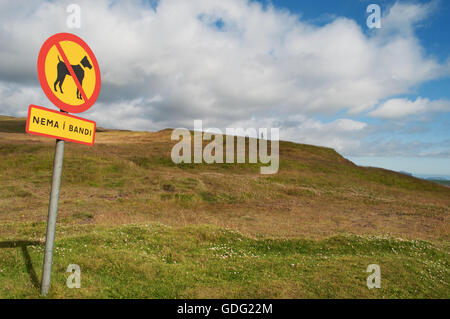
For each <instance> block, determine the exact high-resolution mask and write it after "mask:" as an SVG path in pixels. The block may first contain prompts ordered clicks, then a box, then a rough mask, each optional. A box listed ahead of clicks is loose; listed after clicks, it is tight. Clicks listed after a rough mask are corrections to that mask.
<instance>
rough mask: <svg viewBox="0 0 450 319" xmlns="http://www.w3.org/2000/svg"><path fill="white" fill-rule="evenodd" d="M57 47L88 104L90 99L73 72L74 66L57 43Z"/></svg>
mask: <svg viewBox="0 0 450 319" xmlns="http://www.w3.org/2000/svg"><path fill="white" fill-rule="evenodd" d="M55 47H56V48H57V49H58V51H59V54H60V55H61V57H62V59H63V61H64V64H65V65H66V67H67V70H69V73H70V75H71V76H72V78H73V80H74V81H75V85H76V86H77V88H78V90H79V91H80V93H81V96H82V97H83V100H84V101H85V102H87V101H88V98H87V96H86V93H84V90H83V87H82V86H81V84H80V81H78V78H77V76H76V75H75V72H73V69H72V65H71V64H70V63H69V60H68V59H67V56H66V54H65V53H64V51H63V49H62V48H61V45H60V44H59V42H55Z"/></svg>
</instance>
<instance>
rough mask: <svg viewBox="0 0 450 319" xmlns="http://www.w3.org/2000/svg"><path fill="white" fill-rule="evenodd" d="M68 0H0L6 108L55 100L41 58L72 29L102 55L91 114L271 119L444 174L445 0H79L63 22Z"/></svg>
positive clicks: (170, 119)
mask: <svg viewBox="0 0 450 319" xmlns="http://www.w3.org/2000/svg"><path fill="white" fill-rule="evenodd" d="M72 2H73V1H71V0H61V1H49V0H36V1H32V2H30V1H26V0H2V1H0V42H1V43H2V46H1V47H0V114H5V115H13V116H25V115H26V112H27V106H28V105H29V104H30V103H33V104H37V105H42V106H47V107H49V106H50V103H49V101H48V99H47V98H46V97H45V95H44V94H43V92H42V89H41V88H40V85H39V81H38V79H37V76H36V58H37V55H38V52H39V49H40V46H41V45H42V43H43V42H44V41H45V40H46V39H47V38H48V37H50V36H51V35H53V34H55V33H59V32H71V33H75V34H76V35H78V36H80V37H82V38H83V39H84V40H85V41H86V42H87V43H89V45H90V46H91V48H92V49H93V50H94V52H95V53H96V57H97V60H98V61H99V63H100V69H101V71H102V89H101V92H100V96H99V99H98V101H97V103H96V104H95V107H92V108H91V109H90V110H89V111H88V112H86V113H83V115H85V116H86V117H87V118H90V119H92V120H95V121H97V124H98V125H99V126H103V127H109V128H119V129H133V130H145V131H155V130H160V129H164V128H167V127H172V128H176V127H186V128H192V127H193V122H194V120H199V119H201V120H203V123H204V127H205V128H208V127H216V128H220V129H221V130H224V129H225V128H227V127H231V128H237V127H242V128H264V127H266V128H267V127H278V128H280V137H281V139H283V140H290V141H294V142H298V143H305V144H313V145H321V146H327V147H332V148H334V149H336V150H337V151H338V152H339V153H340V154H342V155H344V156H345V157H347V158H349V159H351V160H353V161H354V162H356V163H357V164H362V165H368V166H370V165H372V166H380V167H384V168H388V169H393V170H403V171H409V172H411V173H414V174H420V175H427V174H430V175H449V176H450V132H449V130H450V125H449V124H450V90H449V89H448V88H449V87H450V41H449V40H448V39H449V36H448V35H449V33H450V18H448V17H450V1H447V0H430V1H418V0H405V1H403V0H398V1H392V0H390V1H388V0H380V1H372V0H371V1H365V0H339V1H338V0H333V1H332V0H321V1H312V0H311V1H299V0H298V1H287V0H271V1H267V0H252V1H246V0H226V1H224V0H189V1H186V0H159V1H155V0H123V1H117V0H98V1H89V0H79V1H77V2H76V3H77V4H79V6H80V8H81V20H82V22H81V28H80V29H70V28H69V27H68V26H67V23H66V19H67V16H68V13H67V11H66V10H67V6H68V5H69V4H71V3H72ZM370 3H375V4H378V5H379V6H380V7H381V15H382V17H381V25H382V28H381V29H369V28H368V27H367V25H366V20H367V17H368V13H367V12H366V8H367V6H368V5H369V4H370ZM281 169H282V167H281Z"/></svg>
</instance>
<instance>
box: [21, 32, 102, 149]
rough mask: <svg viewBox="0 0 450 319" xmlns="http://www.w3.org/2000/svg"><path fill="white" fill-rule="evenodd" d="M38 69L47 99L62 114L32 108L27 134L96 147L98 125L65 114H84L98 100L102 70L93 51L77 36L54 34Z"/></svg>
mask: <svg viewBox="0 0 450 319" xmlns="http://www.w3.org/2000/svg"><path fill="white" fill-rule="evenodd" d="M37 69H38V76H39V82H40V83H41V86H42V89H43V90H44V93H45V95H47V97H48V98H49V100H50V101H51V102H53V104H55V105H56V106H57V107H58V108H60V109H61V112H55V111H52V110H49V109H46V108H43V107H42V106H36V105H30V107H29V109H28V119H27V126H26V131H27V133H29V134H34V135H41V136H47V137H51V138H56V139H60V140H65V141H70V142H75V143H81V144H86V145H93V144H94V139H95V122H92V121H89V120H85V119H82V118H79V117H74V116H70V115H67V114H66V113H69V112H70V113H80V112H84V111H86V110H87V109H89V108H90V107H91V106H92V105H93V104H94V103H95V101H96V100H97V98H98V95H99V93H100V83H101V78H100V68H99V66H98V62H97V59H96V58H95V55H94V53H93V52H92V50H91V49H90V48H89V46H88V45H87V44H86V42H84V41H83V40H82V39H80V38H79V37H77V36H76V35H74V34H71V33H58V34H55V35H53V36H51V37H50V38H48V39H47V40H46V41H45V42H44V44H43V45H42V48H41V50H40V51H39V56H38V63H37ZM75 118H76V119H77V120H76V123H74V121H75V120H74V119H75ZM66 124H67V125H66Z"/></svg>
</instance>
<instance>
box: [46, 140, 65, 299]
mask: <svg viewBox="0 0 450 319" xmlns="http://www.w3.org/2000/svg"><path fill="white" fill-rule="evenodd" d="M63 158H64V141H63V140H56V147H55V158H54V160H53V175H52V190H51V192H50V204H49V206H48V218H47V236H46V239H45V255H44V268H43V270H42V283H41V295H43V296H46V295H47V293H48V290H49V288H50V279H51V276H52V262H53V246H54V244H55V228H56V216H57V215H58V198H59V186H60V185H61V171H62V165H63Z"/></svg>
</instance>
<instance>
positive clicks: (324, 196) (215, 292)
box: [0, 117, 450, 298]
mask: <svg viewBox="0 0 450 319" xmlns="http://www.w3.org/2000/svg"><path fill="white" fill-rule="evenodd" d="M22 128H24V121H23V119H22V120H20V119H14V118H7V117H2V118H0V132H2V133H0V160H1V161H0V179H1V181H2V183H0V207H1V208H2V209H1V210H0V252H1V253H0V297H3V298H6V297H7V298H11V297H13V298H16V297H27V298H28V297H39V289H38V287H39V282H40V276H41V271H42V270H41V267H42V259H43V249H44V246H43V245H44V239H45V225H46V216H47V209H48V198H49V191H50V179H51V169H52V161H53V153H54V140H51V139H47V138H40V137H35V136H31V135H27V134H25V133H20V132H23V131H24V129H22ZM170 133H171V131H170V130H163V131H160V132H155V133H152V132H129V131H113V130H112V131H111V130H106V131H104V132H98V133H97V136H96V143H95V146H93V147H88V146H83V145H77V144H73V143H66V149H65V158H64V168H63V178H62V187H61V194H60V201H59V212H58V224H57V235H56V239H57V241H56V251H55V257H54V268H53V278H52V289H51V294H50V297H54V298H63V297H74V298H79V297H81V298H85V297H86V298H90V297H97V298H111V297H139V298H190V297H206V298H210V297H224V298H228V297H236V298H246V297H251V298H311V297H316V298H317V297H318V298H336V297H338V298H349V297H353V298H388V297H394V298H399V297H405V298H416V297H421V298H428V297H435V298H448V297H449V296H450V288H449V286H450V285H449V283H450V270H449V253H450V250H449V248H450V245H449V239H450V233H449V230H450V229H449V217H448V216H449V211H450V209H449V207H450V189H449V188H448V187H444V186H441V185H438V184H435V183H432V182H429V181H425V180H420V179H417V178H414V177H411V176H407V175H404V174H400V173H395V172H391V171H387V170H383V169H378V168H363V167H358V166H356V165H354V164H353V163H352V162H350V161H348V160H346V159H345V158H343V157H342V156H340V155H339V154H338V153H337V152H335V151H334V150H332V149H329V148H323V147H316V146H311V145H303V144H295V143H290V142H281V143H280V170H279V172H278V174H276V175H261V174H259V167H260V164H213V165H207V164H182V165H175V164H174V163H173V162H172V161H171V158H170V151H171V147H172V145H173V143H172V142H171V141H170ZM69 264H78V265H79V266H80V267H81V273H82V283H81V285H82V288H81V289H69V288H67V287H66V285H65V282H66V278H67V276H68V274H67V273H66V272H65V271H66V268H67V266H68V265H69ZM369 264H379V265H380V267H381V278H382V283H381V289H372V290H369V289H368V288H367V286H366V278H367V276H368V275H369V274H368V273H366V272H365V270H366V268H367V266H368V265H369Z"/></svg>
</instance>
